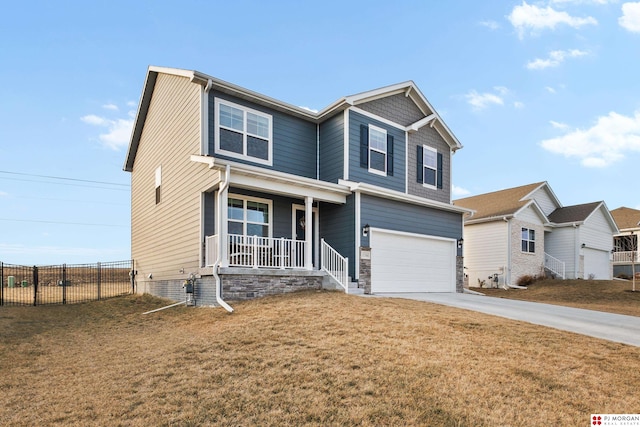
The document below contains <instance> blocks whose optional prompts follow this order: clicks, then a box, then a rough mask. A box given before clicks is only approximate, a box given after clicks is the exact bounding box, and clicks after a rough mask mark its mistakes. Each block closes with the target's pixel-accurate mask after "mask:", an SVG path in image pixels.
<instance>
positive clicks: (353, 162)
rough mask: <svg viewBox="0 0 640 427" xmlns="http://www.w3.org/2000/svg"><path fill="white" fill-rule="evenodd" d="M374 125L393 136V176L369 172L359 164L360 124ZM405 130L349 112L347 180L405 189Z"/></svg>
mask: <svg viewBox="0 0 640 427" xmlns="http://www.w3.org/2000/svg"><path fill="white" fill-rule="evenodd" d="M369 124H372V125H375V126H377V127H380V128H383V129H386V131H387V134H388V135H392V136H393V138H394V145H393V147H394V149H393V176H381V175H377V174H375V173H371V172H369V170H368V168H364V167H361V166H360V125H369ZM406 145H407V144H406V142H405V132H404V131H403V130H400V129H398V128H395V127H393V126H389V125H387V124H385V123H382V122H379V121H377V120H374V119H372V118H369V117H367V116H364V115H362V114H359V113H356V112H354V111H350V112H349V180H350V181H356V182H366V183H367V184H372V185H377V186H380V187H384V188H388V189H390V190H396V191H402V192H404V191H405V158H406V154H407V153H406Z"/></svg>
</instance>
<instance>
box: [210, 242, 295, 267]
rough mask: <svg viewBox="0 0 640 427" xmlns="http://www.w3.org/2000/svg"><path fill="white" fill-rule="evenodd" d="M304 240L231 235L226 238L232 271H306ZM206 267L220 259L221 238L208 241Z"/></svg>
mask: <svg viewBox="0 0 640 427" xmlns="http://www.w3.org/2000/svg"><path fill="white" fill-rule="evenodd" d="M304 245H305V242H304V241H303V240H293V239H285V238H284V237H280V238H273V237H258V236H243V235H239V234H229V235H228V236H227V257H228V263H229V266H230V267H250V268H260V267H266V268H281V269H284V268H304V267H305V265H304ZM205 246H206V248H205V254H206V264H207V266H211V265H213V262H214V261H215V260H216V258H217V251H218V236H217V235H215V236H208V237H207V238H206V240H205Z"/></svg>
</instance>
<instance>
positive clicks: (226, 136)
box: [215, 99, 272, 165]
mask: <svg viewBox="0 0 640 427" xmlns="http://www.w3.org/2000/svg"><path fill="white" fill-rule="evenodd" d="M215 107H216V114H217V120H216V152H219V153H221V154H226V155H229V156H232V157H237V158H241V159H245V160H250V161H252V162H256V163H263V164H269V165H270V164H271V163H272V158H271V157H272V155H271V153H272V116H271V115H269V114H265V113H262V112H260V111H256V110H252V109H250V108H247V107H244V106H242V105H238V104H234V103H232V102H229V101H222V100H220V99H216V102H215Z"/></svg>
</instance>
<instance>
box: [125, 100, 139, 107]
mask: <svg viewBox="0 0 640 427" xmlns="http://www.w3.org/2000/svg"><path fill="white" fill-rule="evenodd" d="M137 106H138V103H137V102H136V101H127V107H137Z"/></svg>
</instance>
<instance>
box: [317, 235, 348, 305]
mask: <svg viewBox="0 0 640 427" xmlns="http://www.w3.org/2000/svg"><path fill="white" fill-rule="evenodd" d="M320 246H321V249H320V252H321V254H322V256H321V261H320V264H321V267H320V268H321V269H322V270H323V271H326V272H327V273H328V274H329V275H330V276H331V277H333V279H334V280H335V281H337V282H338V284H339V285H340V286H342V287H343V288H344V291H345V293H349V258H345V257H343V256H342V255H340V254H339V253H338V252H337V251H336V250H335V249H333V248H332V247H331V246H329V244H328V243H327V242H325V241H324V239H322V243H321V245H320Z"/></svg>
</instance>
